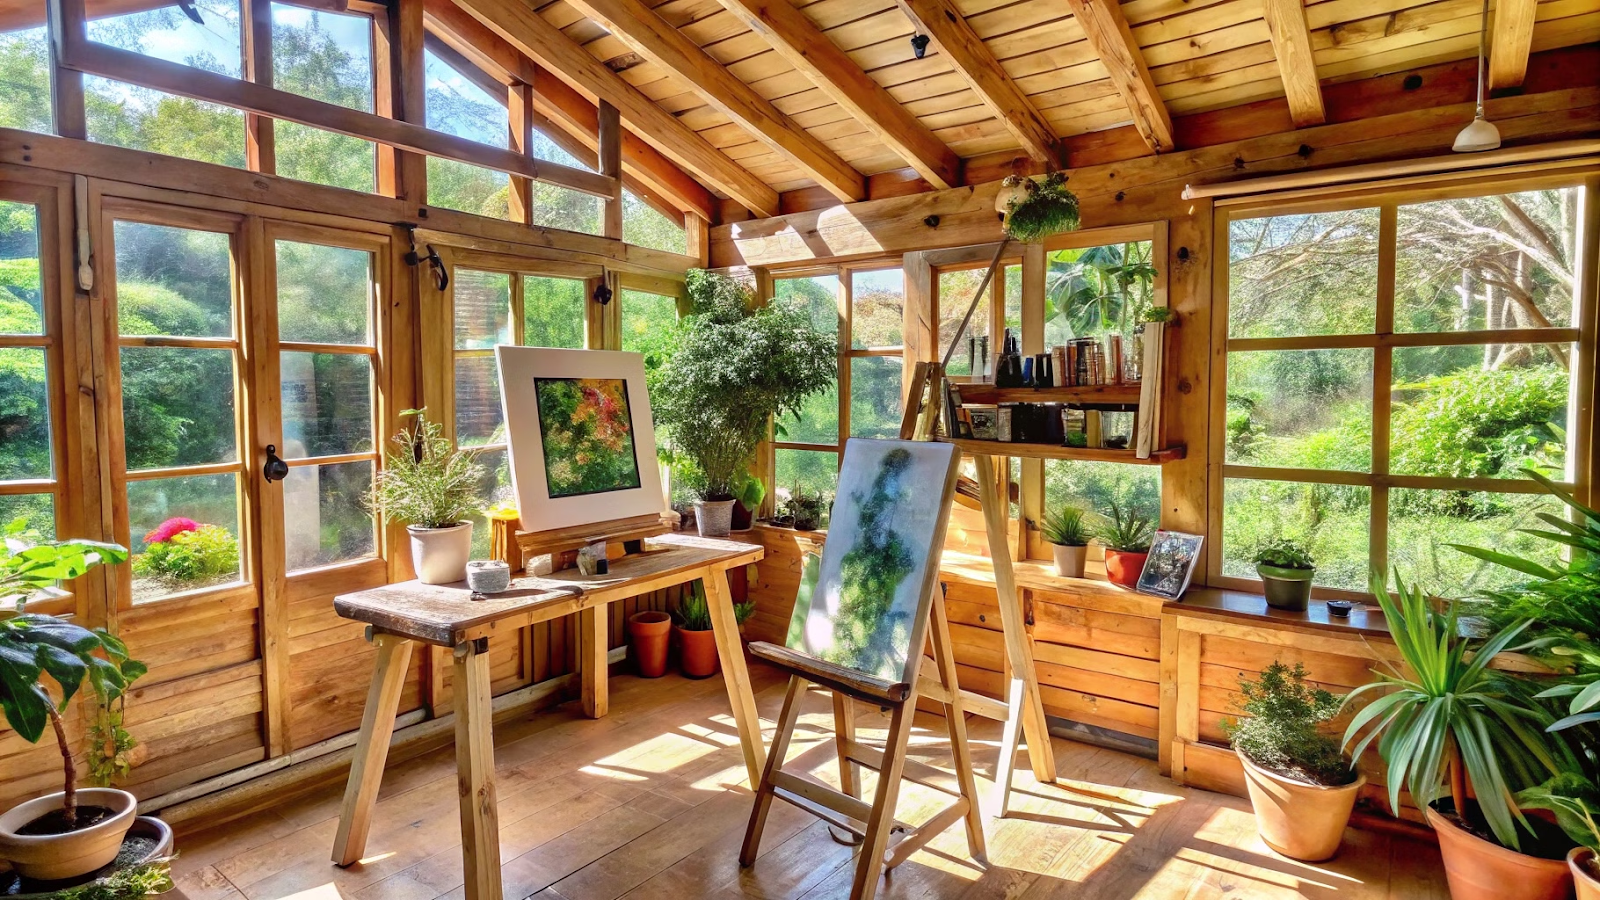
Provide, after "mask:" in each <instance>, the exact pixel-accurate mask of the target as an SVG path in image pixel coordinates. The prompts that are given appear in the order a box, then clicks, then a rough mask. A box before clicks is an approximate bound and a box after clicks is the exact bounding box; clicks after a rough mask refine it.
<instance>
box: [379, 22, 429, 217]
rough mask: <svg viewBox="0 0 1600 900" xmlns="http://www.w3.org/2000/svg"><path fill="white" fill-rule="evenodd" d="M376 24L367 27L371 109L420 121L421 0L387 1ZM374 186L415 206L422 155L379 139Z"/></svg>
mask: <svg viewBox="0 0 1600 900" xmlns="http://www.w3.org/2000/svg"><path fill="white" fill-rule="evenodd" d="M376 24H377V27H375V28H374V29H373V44H374V47H373V49H374V54H373V56H374V62H375V63H376V72H377V78H376V80H375V83H374V88H375V94H376V96H375V97H374V98H373V99H374V101H375V104H374V111H375V112H377V113H378V115H380V116H388V117H389V118H392V119H399V120H401V121H403V122H410V123H411V124H413V125H422V126H426V125H427V124H428V117H427V112H426V106H425V100H424V98H425V96H426V94H427V79H426V78H425V76H424V74H423V67H424V60H423V55H422V39H423V28H422V0H396V2H395V3H393V4H391V5H390V6H389V16H388V18H387V19H386V20H382V21H379V22H377V23H376ZM378 192H379V193H381V194H385V195H387V196H390V197H399V198H401V199H403V200H409V201H411V202H413V203H415V204H417V205H419V206H422V205H426V204H427V202H428V164H427V160H426V159H425V158H423V157H422V156H419V155H418V154H415V153H407V152H405V151H403V150H400V149H398V148H396V147H390V146H386V145H382V144H380V145H379V146H378Z"/></svg>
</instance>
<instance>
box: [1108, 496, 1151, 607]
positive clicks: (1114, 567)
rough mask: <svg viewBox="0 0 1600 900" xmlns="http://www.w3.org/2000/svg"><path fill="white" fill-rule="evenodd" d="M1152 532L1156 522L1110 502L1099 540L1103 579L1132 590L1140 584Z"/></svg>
mask: <svg viewBox="0 0 1600 900" xmlns="http://www.w3.org/2000/svg"><path fill="white" fill-rule="evenodd" d="M1155 530H1156V523H1155V520H1154V519H1153V518H1151V517H1150V516H1147V515H1143V514H1141V513H1139V512H1138V511H1137V510H1134V509H1131V508H1130V509H1126V510H1124V509H1123V508H1122V506H1121V505H1120V504H1118V503H1117V501H1115V500H1113V501H1111V509H1110V510H1109V511H1108V512H1107V513H1106V522H1105V525H1103V526H1102V527H1101V528H1100V530H1099V533H1098V537H1099V538H1100V540H1101V541H1103V542H1105V545H1106V578H1107V579H1108V580H1110V581H1111V583H1112V584H1120V585H1122V586H1123V587H1125V588H1130V589H1131V588H1133V587H1134V586H1135V585H1137V584H1138V583H1139V573H1140V572H1143V571H1144V561H1145V559H1146V558H1148V557H1149V556H1150V538H1151V536H1152V535H1154V534H1155Z"/></svg>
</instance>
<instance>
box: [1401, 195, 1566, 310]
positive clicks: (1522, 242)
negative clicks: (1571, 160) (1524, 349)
mask: <svg viewBox="0 0 1600 900" xmlns="http://www.w3.org/2000/svg"><path fill="white" fill-rule="evenodd" d="M1579 193H1580V190H1579V189H1578V188H1575V187H1573V188H1563V189H1559V190H1549V191H1527V192H1524V193H1520V194H1503V195H1498V196H1489V197H1470V198H1466V199H1461V200H1439V201H1436V202H1433V203H1420V204H1417V205H1414V206H1402V207H1400V209H1399V215H1398V219H1397V222H1396V225H1397V229H1398V232H1399V235H1398V238H1399V246H1398V249H1397V251H1396V255H1395V296H1394V303H1395V314H1394V319H1395V331H1480V330H1494V329H1500V328H1547V327H1550V326H1552V325H1554V326H1556V327H1566V326H1569V325H1571V324H1572V323H1573V321H1574V317H1573V298H1574V296H1575V292H1574V291H1573V285H1574V283H1575V278H1574V273H1575V272H1576V271H1577V256H1576V252H1577V249H1578V240H1577V237H1578V197H1579Z"/></svg>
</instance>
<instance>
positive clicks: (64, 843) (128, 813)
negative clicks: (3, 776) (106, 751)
mask: <svg viewBox="0 0 1600 900" xmlns="http://www.w3.org/2000/svg"><path fill="white" fill-rule="evenodd" d="M77 795H78V812H79V814H80V815H82V814H83V813H84V812H85V811H86V810H88V809H89V808H91V807H101V808H103V809H108V810H110V811H111V812H110V815H108V816H106V818H104V819H102V820H101V821H99V822H96V823H95V824H93V825H90V826H89V827H87V828H81V829H78V830H76V831H69V832H66V833H65V834H19V833H18V832H19V831H21V830H22V829H24V828H26V827H27V826H28V825H30V824H32V823H33V822H34V820H36V819H38V818H40V817H41V816H44V815H46V814H48V813H50V812H51V811H53V810H59V809H60V808H61V801H62V798H63V796H64V795H63V794H61V793H59V792H57V793H54V794H50V795H49V796H46V797H39V798H37V799H34V800H29V801H27V802H26V803H22V804H19V805H17V806H14V807H12V808H11V811H10V812H7V813H6V814H5V815H3V816H0V859H6V860H9V861H10V862H11V865H12V867H13V868H15V869H16V870H17V872H18V873H20V874H21V875H22V876H23V877H25V878H31V879H34V880H36V881H59V880H62V879H66V878H77V877H79V876H82V875H87V874H89V873H90V872H93V871H94V870H96V869H98V868H100V867H101V866H104V865H106V864H108V863H110V862H111V861H112V860H113V859H116V858H117V852H118V851H119V850H121V849H122V839H123V837H125V836H126V835H127V833H128V829H129V828H131V827H133V820H134V818H135V817H136V816H137V807H138V805H139V801H138V799H137V798H135V797H134V796H133V795H132V794H130V793H128V792H127V791H119V790H116V789H115V788H79V789H78V791H77Z"/></svg>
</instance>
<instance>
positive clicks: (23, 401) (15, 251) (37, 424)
mask: <svg viewBox="0 0 1600 900" xmlns="http://www.w3.org/2000/svg"><path fill="white" fill-rule="evenodd" d="M39 231H40V229H39V213H38V207H36V206H35V205H34V204H32V203H20V202H16V201H13V200H0V535H6V534H13V533H15V534H18V535H25V536H28V537H30V538H33V539H39V540H50V539H52V538H54V537H55V535H56V510H57V506H58V502H57V500H58V497H57V494H58V491H59V489H60V485H61V481H60V474H59V472H58V466H59V461H58V460H57V459H56V452H55V447H54V445H53V443H52V441H51V434H52V428H51V418H52V412H53V410H52V406H53V405H54V404H53V402H52V397H54V396H55V395H56V391H55V388H54V385H55V382H56V379H57V378H58V377H59V375H58V373H56V372H55V371H54V369H55V365H54V363H53V362H52V360H51V357H52V353H51V351H52V348H53V347H54V346H55V345H56V343H57V341H58V340H59V339H58V338H57V337H56V335H55V334H54V332H55V331H56V329H54V328H52V327H50V326H51V324H53V323H51V322H49V321H48V319H49V316H48V315H47V312H48V308H47V304H46V302H45V292H44V284H43V278H42V276H43V272H42V270H41V268H40V255H39Z"/></svg>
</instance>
